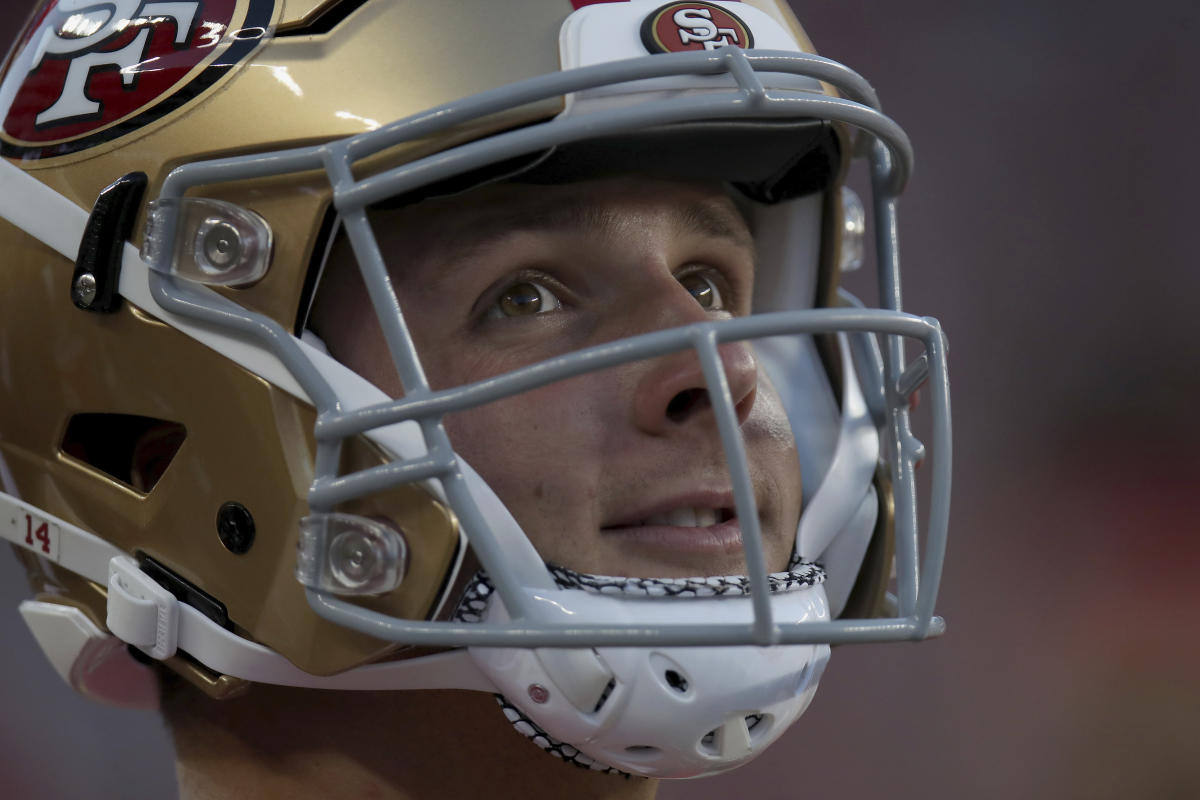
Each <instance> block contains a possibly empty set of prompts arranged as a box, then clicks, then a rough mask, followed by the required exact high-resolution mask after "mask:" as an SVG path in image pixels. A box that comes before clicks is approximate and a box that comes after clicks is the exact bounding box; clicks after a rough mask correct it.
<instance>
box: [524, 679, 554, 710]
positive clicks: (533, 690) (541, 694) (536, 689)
mask: <svg viewBox="0 0 1200 800" xmlns="http://www.w3.org/2000/svg"><path fill="white" fill-rule="evenodd" d="M528 691H529V699H530V700H532V701H533V702H535V703H537V704H538V705H541V704H542V703H544V702H546V701H547V700H549V699H550V690H549V689H547V688H546V687H545V686H542V685H541V684H539V683H531V684H529V690H528Z"/></svg>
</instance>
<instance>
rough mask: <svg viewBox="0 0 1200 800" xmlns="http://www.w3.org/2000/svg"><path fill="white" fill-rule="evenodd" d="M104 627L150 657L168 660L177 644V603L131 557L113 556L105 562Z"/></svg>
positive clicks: (172, 596) (171, 595) (173, 597)
mask: <svg viewBox="0 0 1200 800" xmlns="http://www.w3.org/2000/svg"><path fill="white" fill-rule="evenodd" d="M105 624H106V625H107V626H108V629H109V630H110V631H112V632H113V634H114V635H115V636H116V637H117V638H119V639H121V640H122V641H124V642H128V643H129V644H131V645H134V646H135V647H137V648H138V649H140V650H141V651H142V652H144V653H146V654H147V655H148V656H150V657H151V658H157V659H160V660H161V659H164V658H170V657H171V656H173V655H175V649H176V647H177V646H178V643H179V601H178V600H176V599H175V595H173V594H171V593H170V592H169V591H167V590H166V589H164V588H163V587H162V586H160V585H159V584H158V583H157V582H156V581H155V580H154V579H153V578H151V577H150V576H149V575H147V574H146V573H144V572H142V571H141V570H140V569H138V565H137V562H136V561H134V560H133V559H132V558H130V557H129V556H115V557H113V558H112V559H111V560H110V561H109V562H108V619H107V620H106V622H105Z"/></svg>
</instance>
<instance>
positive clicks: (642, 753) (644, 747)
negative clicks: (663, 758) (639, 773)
mask: <svg viewBox="0 0 1200 800" xmlns="http://www.w3.org/2000/svg"><path fill="white" fill-rule="evenodd" d="M661 754H662V751H661V750H659V749H658V748H657V747H655V746H653V745H649V744H632V745H630V746H629V747H626V748H625V755H627V756H629V757H630V758H634V759H638V760H649V759H651V758H657V757H658V756H659V755H661Z"/></svg>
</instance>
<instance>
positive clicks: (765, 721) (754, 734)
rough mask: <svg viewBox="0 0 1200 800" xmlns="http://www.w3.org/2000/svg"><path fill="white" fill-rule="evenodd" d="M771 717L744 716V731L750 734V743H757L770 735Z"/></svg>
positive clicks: (760, 715)
mask: <svg viewBox="0 0 1200 800" xmlns="http://www.w3.org/2000/svg"><path fill="white" fill-rule="evenodd" d="M772 719H773V718H772V717H771V716H769V715H767V714H748V715H747V716H746V730H748V731H749V732H750V741H752V742H753V741H757V740H759V739H761V738H762V737H763V736H766V735H767V734H768V733H770V731H771V728H773V727H775V726H774V725H772V724H771V723H772Z"/></svg>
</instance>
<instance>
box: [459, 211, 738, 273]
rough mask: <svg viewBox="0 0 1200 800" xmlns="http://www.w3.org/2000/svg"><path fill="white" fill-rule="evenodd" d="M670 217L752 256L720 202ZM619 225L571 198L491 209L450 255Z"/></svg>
mask: <svg viewBox="0 0 1200 800" xmlns="http://www.w3.org/2000/svg"><path fill="white" fill-rule="evenodd" d="M672 217H674V219H673V222H674V224H675V225H676V226H677V228H678V229H679V230H680V231H683V232H687V233H695V234H699V235H702V236H709V237H713V238H716V239H727V240H729V241H731V242H732V243H733V244H735V245H737V246H738V247H743V248H745V249H746V250H748V251H750V252H751V253H753V252H754V237H753V236H752V235H751V233H750V229H749V226H748V225H747V224H746V222H745V220H744V219H743V218H742V215H741V213H740V212H738V210H737V209H736V207H734V206H733V204H732V203H731V202H728V201H723V200H722V199H720V198H711V199H705V200H693V201H687V202H685V203H682V204H680V205H678V206H673V207H672ZM618 221H619V216H618V214H616V213H614V212H613V211H612V210H609V209H605V208H604V207H602V206H599V205H597V204H596V203H594V202H591V201H589V200H588V199H587V198H569V199H566V200H565V201H563V202H560V203H556V204H554V205H549V204H547V205H544V206H540V207H538V208H534V209H529V208H524V209H515V208H514V209H495V208H489V209H487V210H486V212H485V213H483V214H481V215H480V216H479V217H478V218H476V219H474V220H472V221H471V223H470V224H469V225H464V226H461V227H459V229H458V230H457V231H455V235H453V236H452V237H449V238H450V240H451V241H453V245H451V252H452V254H453V256H454V257H455V258H466V257H470V256H471V255H473V254H474V253H476V252H478V251H479V250H480V249H482V248H485V247H487V246H489V245H490V244H491V243H493V242H495V241H497V240H500V239H502V238H504V237H507V236H509V235H515V234H520V233H542V232H556V231H563V230H601V229H603V228H605V227H607V226H608V225H611V224H613V223H614V222H618Z"/></svg>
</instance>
